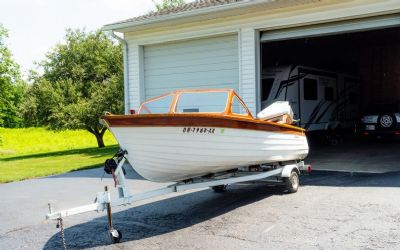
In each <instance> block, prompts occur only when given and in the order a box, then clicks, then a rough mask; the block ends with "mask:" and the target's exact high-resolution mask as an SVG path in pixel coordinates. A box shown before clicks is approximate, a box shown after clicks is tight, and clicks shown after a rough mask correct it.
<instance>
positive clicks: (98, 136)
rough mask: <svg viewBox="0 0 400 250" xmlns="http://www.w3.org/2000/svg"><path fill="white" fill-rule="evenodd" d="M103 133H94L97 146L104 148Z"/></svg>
mask: <svg viewBox="0 0 400 250" xmlns="http://www.w3.org/2000/svg"><path fill="white" fill-rule="evenodd" d="M103 135H104V134H95V136H96V140H97V146H99V148H104V147H105V145H104V140H103Z"/></svg>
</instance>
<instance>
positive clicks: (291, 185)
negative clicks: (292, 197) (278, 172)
mask: <svg viewBox="0 0 400 250" xmlns="http://www.w3.org/2000/svg"><path fill="white" fill-rule="evenodd" d="M283 181H284V182H285V186H286V190H287V192H288V193H296V192H297V190H298V189H299V184H300V179H299V174H298V173H297V171H296V170H292V172H291V173H290V176H289V177H285V178H283Z"/></svg>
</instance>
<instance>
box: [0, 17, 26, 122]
mask: <svg viewBox="0 0 400 250" xmlns="http://www.w3.org/2000/svg"><path fill="white" fill-rule="evenodd" d="M7 38H8V32H7V30H6V29H5V28H4V27H3V26H2V25H1V24H0V127H18V126H20V125H21V118H20V117H19V116H18V114H19V112H18V106H19V104H20V103H21V101H22V98H23V95H24V91H25V83H24V82H23V80H22V78H21V74H20V69H19V65H18V64H17V63H16V62H14V60H13V58H12V55H11V52H10V50H9V49H8V47H7V45H6V43H5V40H6V39H7Z"/></svg>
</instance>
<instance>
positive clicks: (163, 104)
mask: <svg viewBox="0 0 400 250" xmlns="http://www.w3.org/2000/svg"><path fill="white" fill-rule="evenodd" d="M173 99H174V96H173V95H167V96H163V97H160V98H157V99H155V100H151V101H148V102H145V103H143V105H142V106H141V107H140V109H139V114H167V113H168V112H169V109H170V107H171V103H172V100H173Z"/></svg>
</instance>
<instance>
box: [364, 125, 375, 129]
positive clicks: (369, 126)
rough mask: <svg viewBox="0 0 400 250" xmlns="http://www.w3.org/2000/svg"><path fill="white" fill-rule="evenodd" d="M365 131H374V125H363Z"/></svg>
mask: <svg viewBox="0 0 400 250" xmlns="http://www.w3.org/2000/svg"><path fill="white" fill-rule="evenodd" d="M365 129H366V130H375V125H365Z"/></svg>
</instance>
